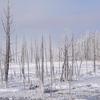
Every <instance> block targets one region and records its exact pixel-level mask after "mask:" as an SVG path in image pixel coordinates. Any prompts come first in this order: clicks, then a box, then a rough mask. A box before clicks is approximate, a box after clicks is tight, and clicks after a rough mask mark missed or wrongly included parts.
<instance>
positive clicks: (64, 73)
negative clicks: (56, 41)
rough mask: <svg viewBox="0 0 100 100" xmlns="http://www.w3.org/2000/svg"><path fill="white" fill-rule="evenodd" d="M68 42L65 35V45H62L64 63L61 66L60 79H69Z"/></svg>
mask: <svg viewBox="0 0 100 100" xmlns="http://www.w3.org/2000/svg"><path fill="white" fill-rule="evenodd" d="M68 51H69V43H68V38H67V36H66V37H65V46H64V64H63V67H62V74H61V79H60V80H61V81H66V80H69V74H70V73H69V70H70V69H69V54H68Z"/></svg>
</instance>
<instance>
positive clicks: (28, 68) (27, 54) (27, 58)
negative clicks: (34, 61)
mask: <svg viewBox="0 0 100 100" xmlns="http://www.w3.org/2000/svg"><path fill="white" fill-rule="evenodd" d="M26 60H27V71H28V82H30V61H29V52H28V50H27V51H26Z"/></svg>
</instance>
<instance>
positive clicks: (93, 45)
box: [93, 33, 96, 73]
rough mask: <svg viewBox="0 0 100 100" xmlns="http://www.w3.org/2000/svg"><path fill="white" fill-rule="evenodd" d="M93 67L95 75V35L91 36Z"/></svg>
mask: <svg viewBox="0 0 100 100" xmlns="http://www.w3.org/2000/svg"><path fill="white" fill-rule="evenodd" d="M93 65H94V73H96V43H95V33H94V34H93Z"/></svg>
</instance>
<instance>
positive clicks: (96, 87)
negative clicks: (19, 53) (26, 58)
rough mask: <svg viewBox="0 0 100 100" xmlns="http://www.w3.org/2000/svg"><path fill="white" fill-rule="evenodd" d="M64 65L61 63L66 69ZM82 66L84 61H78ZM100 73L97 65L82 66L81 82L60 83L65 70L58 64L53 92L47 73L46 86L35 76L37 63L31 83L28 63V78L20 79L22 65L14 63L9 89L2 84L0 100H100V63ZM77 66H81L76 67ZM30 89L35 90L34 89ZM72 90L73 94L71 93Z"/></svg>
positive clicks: (10, 74)
mask: <svg viewBox="0 0 100 100" xmlns="http://www.w3.org/2000/svg"><path fill="white" fill-rule="evenodd" d="M62 64H63V63H61V66H62ZM78 65H80V62H78ZM96 65H97V66H96V68H97V69H96V71H97V72H96V73H95V74H94V73H93V62H91V61H89V62H88V63H87V66H86V62H85V61H84V62H83V63H82V67H81V70H80V75H79V76H78V79H77V80H73V81H71V82H70V84H69V82H60V76H61V71H62V67H60V73H59V63H58V62H55V63H54V68H55V75H54V77H53V84H52V91H49V89H50V84H51V81H50V75H46V74H45V79H44V86H43V85H42V84H41V81H40V79H39V78H36V75H35V72H36V71H35V64H30V75H29V76H30V81H29V82H28V77H27V76H28V74H27V73H28V72H27V64H26V66H25V74H26V75H25V76H26V79H25V80H24V81H23V79H22V78H20V65H18V64H17V65H16V64H11V65H10V71H9V81H8V87H7V88H5V85H4V83H2V82H1V83H0V100H3V98H4V100H8V99H7V98H9V100H51V99H52V100H100V63H99V62H96ZM74 66H77V64H75V65H74ZM48 69H49V70H48V71H50V66H49V63H48ZM30 87H32V88H31V89H30ZM69 88H70V91H69Z"/></svg>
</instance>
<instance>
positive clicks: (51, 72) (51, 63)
mask: <svg viewBox="0 0 100 100" xmlns="http://www.w3.org/2000/svg"><path fill="white" fill-rule="evenodd" d="M49 52H50V76H51V91H50V96H52V84H53V77H54V65H53V55H52V42H51V36H49Z"/></svg>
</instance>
